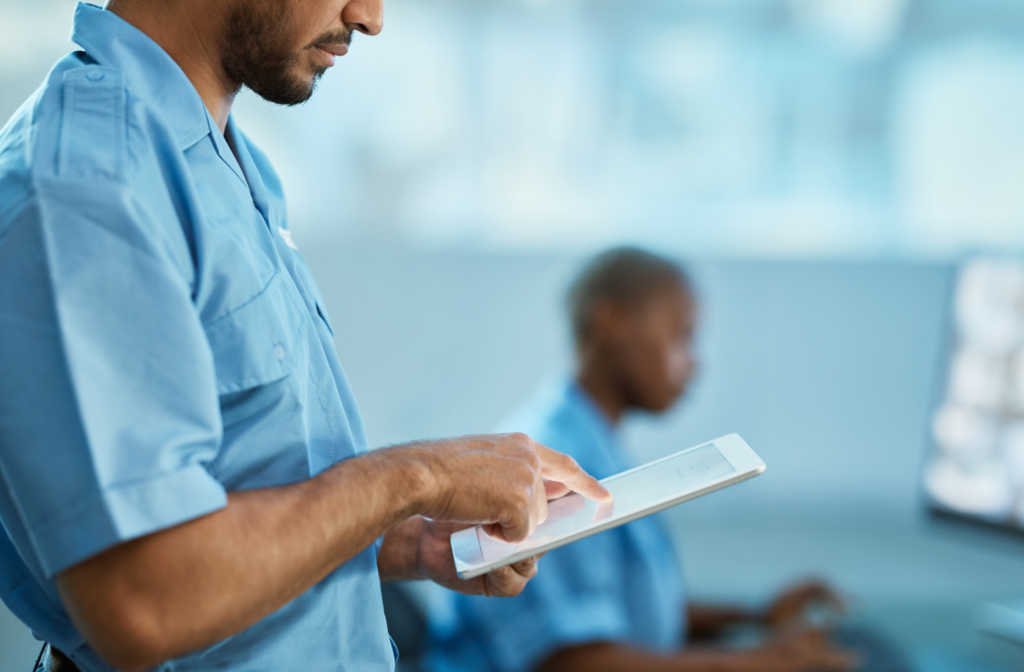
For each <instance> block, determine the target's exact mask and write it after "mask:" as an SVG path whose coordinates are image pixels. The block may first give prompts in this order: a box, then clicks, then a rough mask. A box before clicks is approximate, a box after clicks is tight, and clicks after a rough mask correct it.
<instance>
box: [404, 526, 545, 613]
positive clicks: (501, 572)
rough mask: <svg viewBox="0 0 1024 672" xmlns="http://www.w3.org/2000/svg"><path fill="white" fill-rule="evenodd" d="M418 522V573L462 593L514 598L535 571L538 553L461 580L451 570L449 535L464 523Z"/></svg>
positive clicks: (461, 527)
mask: <svg viewBox="0 0 1024 672" xmlns="http://www.w3.org/2000/svg"><path fill="white" fill-rule="evenodd" d="M419 520H421V521H422V527H421V532H420V535H419V545H418V549H417V554H416V556H417V557H416V564H417V565H418V569H419V572H418V574H419V576H420V577H422V578H424V579H427V580H430V581H433V582H434V583H436V584H438V585H440V586H443V587H445V588H448V589H449V590H454V591H455V592H457V593H463V594H465V595H487V596H488V597H515V596H516V595H518V594H519V593H521V592H523V588H525V587H526V584H527V582H529V580H530V579H532V578H533V577H534V575H536V574H537V560H539V559H540V557H541V555H543V554H541V555H538V556H535V557H532V558H527V559H526V560H522V561H521V562H517V563H516V564H514V565H509V566H507V567H502V568H500V569H496V570H494V571H493V572H491V573H489V574H485V575H484V576H478V577H476V578H475V579H469V580H468V581H467V580H463V579H460V578H459V576H458V574H456V573H455V559H454V558H453V557H452V547H451V536H452V534H454V533H455V532H458V531H459V530H461V529H464V528H465V527H466V525H465V524H464V523H445V522H440V521H436V520H429V519H426V518H420V519H419Z"/></svg>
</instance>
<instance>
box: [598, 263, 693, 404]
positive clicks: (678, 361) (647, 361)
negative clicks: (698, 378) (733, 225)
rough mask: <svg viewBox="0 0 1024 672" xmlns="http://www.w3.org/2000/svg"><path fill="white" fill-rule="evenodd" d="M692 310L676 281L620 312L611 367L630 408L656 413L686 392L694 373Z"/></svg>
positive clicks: (689, 296) (690, 303)
mask: <svg viewBox="0 0 1024 672" xmlns="http://www.w3.org/2000/svg"><path fill="white" fill-rule="evenodd" d="M696 312H697V307H696V304H695V301H694V299H693V297H692V296H691V295H690V293H689V292H688V291H687V290H686V289H684V288H683V287H681V286H679V285H678V284H676V283H667V284H666V285H665V286H664V287H661V288H659V289H657V290H656V291H654V292H652V293H651V294H650V295H649V296H648V297H647V299H646V300H645V301H644V302H642V303H641V304H640V305H637V306H632V307H630V308H629V309H628V310H627V311H626V313H625V315H624V325H623V327H624V328H623V330H622V332H621V333H622V336H623V338H622V339H621V340H620V342H619V346H618V348H616V350H617V351H618V352H617V353H616V355H617V359H618V366H617V367H616V368H617V369H618V371H619V380H620V381H621V382H622V384H623V385H624V386H625V392H626V393H627V398H628V400H629V404H630V405H631V406H633V407H636V408H642V409H644V410H647V411H653V412H656V413H660V412H663V411H665V410H668V408H670V407H671V406H672V404H673V403H675V401H676V400H677V399H678V398H679V397H680V396H681V395H682V394H683V393H684V392H685V391H686V386H687V384H688V383H689V382H690V379H691V378H692V377H693V374H694V371H695V369H696V358H695V357H694V354H693V349H692V345H693V344H692V339H693V330H694V326H695V322H696Z"/></svg>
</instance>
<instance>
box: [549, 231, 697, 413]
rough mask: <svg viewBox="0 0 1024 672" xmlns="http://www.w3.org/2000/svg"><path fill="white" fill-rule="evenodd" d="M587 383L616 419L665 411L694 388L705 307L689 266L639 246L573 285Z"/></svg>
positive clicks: (595, 265)
mask: <svg viewBox="0 0 1024 672" xmlns="http://www.w3.org/2000/svg"><path fill="white" fill-rule="evenodd" d="M568 299H569V301H568V303H569V306H568V307H569V315H570V319H571V320H572V328H573V335H574V337H575V340H576V352H577V358H578V365H579V371H578V376H579V380H580V383H581V384H582V385H583V386H584V387H585V388H586V389H587V390H588V391H589V392H590V393H591V394H592V395H594V396H595V398H596V399H597V401H598V402H599V404H600V405H601V406H602V407H604V410H605V411H606V412H607V413H608V414H609V416H610V417H611V418H612V420H618V419H619V416H621V413H622V412H623V411H626V410H629V409H633V408H635V409H642V410H647V411H653V412H662V411H665V410H667V409H668V408H670V407H671V406H672V404H673V403H674V402H675V401H676V400H677V399H678V398H679V397H680V396H681V395H682V394H683V392H684V391H685V390H686V386H687V383H689V381H690V379H691V378H692V377H693V373H694V369H695V367H696V362H695V359H694V355H693V352H692V348H691V340H692V335H693V329H694V324H695V321H696V312H697V305H696V300H695V298H694V295H693V292H692V290H691V288H690V283H689V281H688V279H687V277H686V274H685V273H684V272H683V270H682V269H681V268H680V267H679V266H678V265H677V264H675V263H673V262H672V261H669V260H668V259H665V258H663V257H660V256H658V255H655V254H651V253H649V252H645V251H643V250H638V249H635V248H619V249H614V250H610V251H608V252H605V253H604V254H601V255H600V256H598V257H597V258H596V259H594V260H593V261H591V262H590V263H589V264H587V266H586V268H584V270H583V272H582V273H581V274H580V276H579V277H578V278H577V279H576V281H575V282H574V283H573V285H572V288H571V289H570V291H569V297H568Z"/></svg>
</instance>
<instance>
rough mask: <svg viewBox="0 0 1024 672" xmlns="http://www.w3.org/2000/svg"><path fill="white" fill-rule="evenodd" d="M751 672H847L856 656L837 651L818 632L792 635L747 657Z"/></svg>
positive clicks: (855, 662)
mask: <svg viewBox="0 0 1024 672" xmlns="http://www.w3.org/2000/svg"><path fill="white" fill-rule="evenodd" d="M746 655H747V656H749V663H750V664H749V665H748V666H746V667H745V668H744V669H746V670H750V671H751V672H847V671H849V670H855V669H857V665H858V661H857V656H856V655H855V654H853V653H851V652H849V651H846V650H843V649H840V648H837V647H836V646H835V645H833V644H832V643H831V642H830V641H829V640H828V638H827V637H825V635H824V634H822V633H821V632H820V631H818V630H803V631H800V632H791V633H789V634H787V635H784V636H782V637H779V638H778V639H775V640H773V641H772V642H770V643H768V644H766V645H764V646H761V647H759V648H757V649H752V650H750V651H749V652H747V654H746Z"/></svg>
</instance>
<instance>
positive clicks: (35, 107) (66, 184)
mask: <svg viewBox="0 0 1024 672" xmlns="http://www.w3.org/2000/svg"><path fill="white" fill-rule="evenodd" d="M72 39H73V40H74V42H75V43H76V44H78V45H79V46H80V47H81V48H82V51H78V52H75V53H72V54H70V55H68V56H67V57H65V58H64V59H63V60H61V61H60V62H59V63H58V64H57V65H56V67H55V68H54V69H53V70H52V71H51V73H50V74H49V76H48V78H47V79H46V81H45V83H44V84H43V86H42V87H41V88H40V89H39V90H38V91H37V92H36V93H35V94H34V95H33V97H32V98H31V99H29V100H28V102H26V103H25V105H23V106H22V108H21V109H20V110H19V111H18V112H17V113H16V114H15V116H14V117H13V118H12V119H11V120H10V121H9V122H8V123H7V125H6V126H5V127H4V129H3V131H2V133H0V335H2V336H0V341H2V343H3V347H2V348H0V521H2V523H3V529H4V532H3V533H0V597H2V598H3V601H4V602H5V603H6V604H7V606H8V607H9V608H10V609H11V610H12V611H13V612H14V613H15V614H16V615H17V616H19V617H20V618H21V620H22V621H24V622H25V623H27V624H28V625H29V626H30V627H31V628H32V630H33V632H34V633H35V634H36V636H37V637H40V638H43V639H45V640H47V641H50V642H51V643H53V644H54V645H55V646H56V647H57V648H59V649H61V650H62V651H64V652H66V653H68V654H69V655H70V656H71V657H72V658H73V659H74V660H75V662H76V663H77V664H78V665H79V667H81V668H82V670H84V671H85V672H101V671H107V670H109V669H110V668H109V667H108V666H107V665H106V664H105V663H104V662H103V661H102V660H100V659H99V658H98V656H96V654H95V653H94V652H93V651H92V650H91V649H90V648H89V646H88V645H87V644H86V643H85V642H84V641H83V639H82V636H81V635H80V634H79V633H78V632H77V630H76V629H75V627H74V625H73V624H72V622H71V620H70V618H69V617H68V614H67V612H66V610H65V609H64V607H63V604H62V602H61V599H60V596H59V594H58V592H57V589H56V586H55V583H54V576H55V575H56V574H58V573H59V572H61V571H63V570H65V569H67V568H68V567H70V566H72V565H75V564H77V563H79V562H81V561H83V560H85V559H87V558H89V557H91V556H93V555H95V554H97V553H99V552H101V551H103V550H105V549H108V548H110V547H111V546H114V545H116V544H118V543H121V542H123V541H125V540H128V539H132V538H136V537H139V536H142V535H146V534H150V533H153V532H156V531H158V530H162V529H165V528H168V527H171V526H174V525H178V524H180V523H182V522H185V521H187V520H190V519H194V518H196V517H198V516H202V515H205V514H208V513H211V512H213V511H216V510H218V509H220V508H222V507H223V506H225V504H226V493H227V492H230V491H237V490H246V489H252V488H261V487H268V486H281V485H285V484H290V483H295V482H298V481H302V480H305V479H309V478H310V477H311V476H313V475H315V474H317V473H319V472H321V471H323V470H324V469H326V468H327V467H329V466H331V465H332V464H335V463H337V462H339V461H341V460H344V459H346V458H350V457H352V456H354V455H357V454H359V453H361V452H363V451H365V450H366V439H365V436H364V432H363V427H362V423H361V420H360V417H359V412H358V410H357V408H356V404H355V401H354V399H353V397H352V393H351V390H350V389H349V386H348V383H347V381H346V379H345V375H344V373H343V372H342V369H341V365H340V363H339V362H338V359H337V355H336V353H335V350H334V345H333V333H332V328H331V325H330V323H329V321H328V316H327V313H326V311H325V310H324V306H323V301H322V299H321V296H320V294H319V292H318V290H317V288H316V285H315V284H314V282H313V278H312V276H311V275H310V273H309V270H308V269H307V267H306V265H305V263H304V262H303V260H302V258H301V256H300V255H299V253H298V252H297V251H296V250H295V249H294V244H293V242H292V239H291V235H290V233H289V230H288V224H287V222H286V218H285V206H284V200H283V195H282V190H281V185H280V182H279V181H278V179H277V177H276V175H275V174H274V172H273V170H272V168H271V167H270V165H269V163H268V161H267V159H266V157H265V156H264V155H263V154H262V153H261V152H260V151H259V150H258V149H256V148H255V147H254V146H253V145H252V144H251V143H250V142H249V141H248V140H247V139H246V138H245V137H244V136H243V135H242V134H241V133H240V132H239V130H238V128H237V127H236V126H235V125H234V122H233V121H232V122H230V123H229V125H228V129H227V132H226V133H225V134H222V133H221V132H220V130H219V129H218V128H217V126H216V124H215V123H214V121H213V119H212V118H211V117H210V115H209V114H208V113H207V111H206V108H205V107H204V105H203V101H202V100H201V99H200V97H199V95H198V94H197V92H196V90H195V89H194V88H193V86H192V85H191V83H190V82H189V80H188V79H187V78H186V76H185V74H184V73H183V72H182V71H181V69H180V68H179V67H178V66H177V65H176V64H175V63H174V61H173V60H171V58H170V57H168V55H167V54H166V53H165V52H164V51H163V50H162V49H160V47H159V46H157V44H156V43H154V42H153V41H151V40H150V39H149V38H148V37H146V36H145V35H144V34H143V33H141V32H139V31H138V30H136V29H135V28H133V27H132V26H130V25H129V24H127V23H125V22H124V21H122V20H121V19H120V18H118V17H117V16H115V15H114V14H111V13H110V12H106V11H104V10H101V9H99V8H97V7H93V6H90V5H84V4H81V5H79V6H78V8H77V10H76V13H75V28H74V34H73V36H72ZM338 515H345V513H344V512H343V511H339V512H338ZM378 581H379V579H378V576H377V568H376V549H375V548H374V547H370V548H368V549H366V550H364V551H363V552H362V553H360V554H359V555H357V556H356V557H355V558H353V559H352V560H351V561H349V562H348V563H346V564H345V565H343V566H341V567H339V568H338V569H337V570H336V571H334V572H333V573H332V574H331V575H330V576H328V577H327V578H326V579H324V580H323V581H322V582H320V583H319V584H318V585H316V586H315V587H313V588H312V589H311V590H309V591H308V592H307V593H305V594H303V595H302V596H300V597H299V598H297V599H296V600H294V601H293V602H291V603H290V604H288V605H287V606H285V607H283V608H282V609H280V610H279V611H277V612H276V613H274V614H272V615H270V616H268V617H267V618H265V619H264V620H263V621H261V622H259V623H257V624H256V625H254V626H252V627H251V628H249V629H247V630H245V631H243V632H241V633H239V634H237V635H235V636H233V637H231V638H229V639H227V640H225V641H223V642H221V643H219V644H217V645H215V646H213V647H210V648H209V649H207V650H204V651H199V652H196V653H194V654H192V655H189V656H186V657H184V658H181V659H178V660H175V661H170V662H169V663H167V664H166V665H163V666H161V667H160V669H164V670H182V671H183V670H214V669H216V670H297V669H302V670H304V671H314V670H352V671H359V672H362V671H365V670H391V669H393V668H394V654H393V651H392V647H391V643H390V640H389V638H388V634H387V628H386V624H385V622H384V613H383V608H382V605H381V597H380V586H379V583H378Z"/></svg>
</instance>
